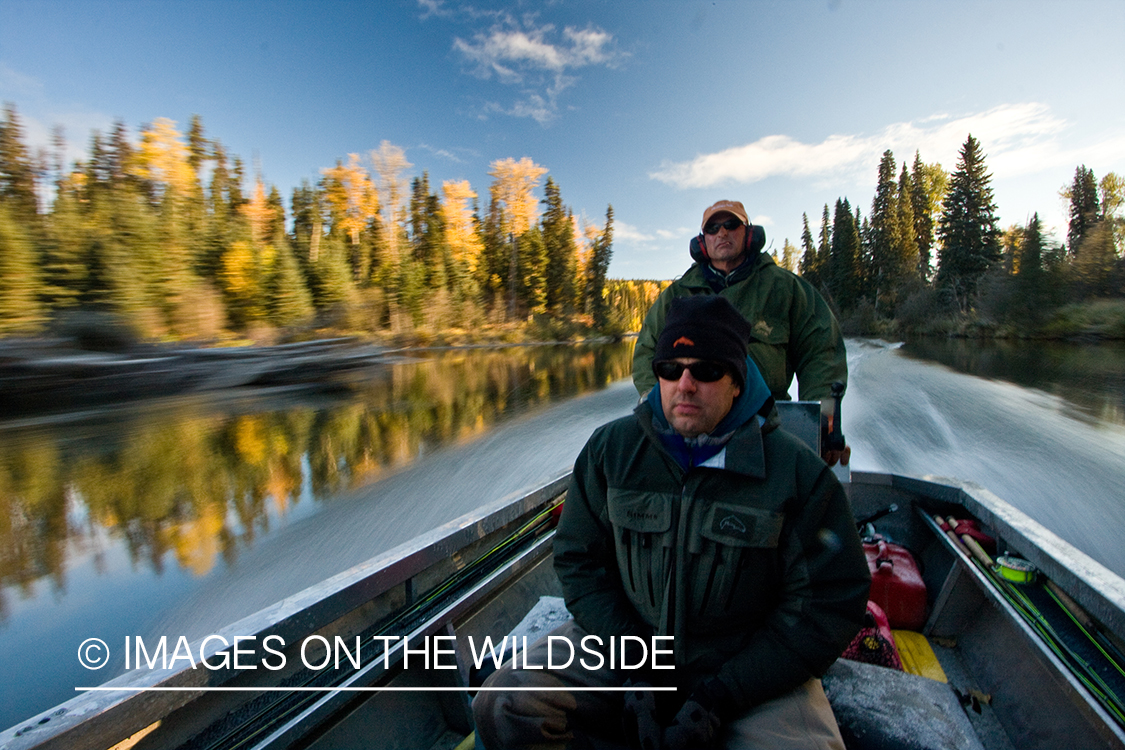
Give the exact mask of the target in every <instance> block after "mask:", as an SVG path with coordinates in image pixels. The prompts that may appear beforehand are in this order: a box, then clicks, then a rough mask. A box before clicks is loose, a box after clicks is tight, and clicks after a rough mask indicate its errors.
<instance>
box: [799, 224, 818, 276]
mask: <svg viewBox="0 0 1125 750" xmlns="http://www.w3.org/2000/svg"><path fill="white" fill-rule="evenodd" d="M801 249H802V250H803V251H804V252H803V253H802V254H801V275H802V276H804V277H805V278H806V279H808V281H809V283H810V284H812V285H813V286H820V259H819V258H818V257H817V252H816V245H814V244H813V237H812V232H811V231H809V215H808V214H807V213H803V214H801Z"/></svg>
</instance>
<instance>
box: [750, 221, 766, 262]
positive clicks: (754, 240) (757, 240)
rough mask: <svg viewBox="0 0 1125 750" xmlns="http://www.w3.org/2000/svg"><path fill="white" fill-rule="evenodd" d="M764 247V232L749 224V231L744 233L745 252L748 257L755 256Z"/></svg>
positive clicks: (760, 228) (758, 227)
mask: <svg viewBox="0 0 1125 750" xmlns="http://www.w3.org/2000/svg"><path fill="white" fill-rule="evenodd" d="M765 246H766V230H765V229H763V228H762V227H760V226H758V225H756V224H751V225H750V231H748V232H747V233H746V251H747V254H748V255H757V254H758V253H760V252H762V248H764V247H765Z"/></svg>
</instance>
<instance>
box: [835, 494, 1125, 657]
mask: <svg viewBox="0 0 1125 750" xmlns="http://www.w3.org/2000/svg"><path fill="white" fill-rule="evenodd" d="M852 482H853V483H855V484H868V485H889V486H891V487H894V488H898V489H902V490H904V491H906V492H909V493H911V494H914V495H920V496H922V497H929V498H931V499H933V500H937V501H940V502H947V503H951V504H953V505H960V506H962V507H964V508H965V510H966V511H968V512H969V513H970V514H971V515H973V516H974V517H975V518H977V519H978V520H979V521H980V522H981V523H982V524H984V525H985V526H987V527H989V528H990V529H991V530H992V531H993V532H995V533H996V534H997V535H998V537H999V540H998V541H1000V542H1002V543H1004V544H1010V545H1011V546H1012V547H1013V548H1014V549H1015V551H1017V552H1018V553H1019V554H1020V555H1022V556H1023V557H1024V558H1025V559H1026V560H1027V561H1028V562H1030V563H1031V564H1032V565H1034V566H1035V567H1036V568H1037V569H1038V570H1039V571H1040V572H1041V573H1042V574H1044V575H1045V576H1046V577H1047V578H1049V579H1051V580H1052V581H1054V582H1055V583H1056V584H1058V585H1059V587H1060V588H1062V589H1063V590H1064V591H1065V592H1066V593H1067V594H1068V595H1069V596H1070V597H1071V598H1073V599H1074V600H1075V601H1076V602H1078V603H1079V604H1080V605H1082V607H1083V608H1084V609H1085V610H1086V612H1087V613H1089V614H1090V615H1091V616H1092V617H1094V618H1095V619H1096V620H1097V621H1098V622H1099V623H1101V625H1103V626H1104V627H1105V628H1106V629H1107V630H1109V631H1110V632H1112V633H1113V634H1114V635H1116V636H1117V637H1118V638H1122V639H1125V578H1123V577H1122V576H1120V575H1118V574H1117V573H1115V572H1113V571H1112V570H1110V569H1109V568H1107V567H1106V566H1105V565H1103V564H1101V563H1100V562H1098V561H1097V560H1095V559H1094V558H1092V557H1090V556H1089V555H1087V554H1086V553H1085V552H1082V551H1081V550H1079V549H1078V548H1077V547H1075V546H1074V545H1072V544H1071V543H1070V542H1067V541H1066V540H1064V539H1063V538H1062V537H1060V536H1058V535H1057V534H1055V533H1054V532H1052V531H1050V530H1048V529H1047V528H1046V527H1044V526H1043V525H1042V524H1040V523H1039V522H1037V521H1035V520H1034V519H1032V518H1031V517H1030V516H1029V515H1027V514H1026V513H1024V512H1023V511H1021V510H1019V509H1018V508H1016V507H1015V506H1014V505H1012V504H1011V503H1009V502H1008V501H1007V500H1004V499H1003V498H1001V497H999V496H998V495H996V494H994V493H992V492H991V491H989V490H987V489H985V488H984V487H981V486H980V485H978V484H975V483H973V482H969V481H964V480H960V479H954V478H951V477H938V476H933V475H926V476H923V477H908V476H904V475H900V474H889V473H878V472H870V473H869V472H853V473H852Z"/></svg>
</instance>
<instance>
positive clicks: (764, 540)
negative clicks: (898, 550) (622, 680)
mask: <svg viewBox="0 0 1125 750" xmlns="http://www.w3.org/2000/svg"><path fill="white" fill-rule="evenodd" d="M759 422H760V420H759V419H758V418H757V417H754V418H753V419H751V420H750V421H748V422H747V423H746V424H744V425H743V426H742V427H740V428H738V430H737V431H736V432H735V433H734V435H733V437H732V438H731V439H730V441H729V442H728V443H727V445H726V448H725V452H724V453H721V454H720V455H719V456H716V457H715V458H714V459H712V460H711V461H708V462H707V463H708V464H714V463H716V462H718V463H721V464H723V465H724V466H723V468H711V467H708V466H697V467H693V468H691V469H688V470H684V469H683V468H681V467H680V465H679V464H678V463H677V462H676V461H675V460H674V459H672V457H671V456H670V454H669V453H667V452H666V451H665V449H664V447H663V446H662V445H661V443H660V439H659V437H658V436H657V435H656V433H655V432H654V429H653V425H652V409H651V407H650V406H649V404H648V403H641V404H640V405H638V406H637V408H636V410H635V412H634V414H633V415H632V416H628V417H624V418H622V419H618V420H616V421H613V422H610V423H609V424H606V425H604V426H602V427H600V428H598V429H597V430H596V431H595V432H594V434H593V435H592V436H591V437H590V440H589V441H588V442H587V444H586V446H585V447H584V448H583V450H582V452H581V454H580V455H579V456H578V460H577V462H576V464H575V467H574V475H573V479H572V481H571V484H570V489H569V492H568V494H567V499H566V504H565V505H564V507H563V512H562V517H561V518H560V520H559V526H558V530H557V532H556V536H555V541H554V550H555V571H556V573H557V574H558V577H559V580H560V582H561V584H562V590H563V594H564V596H565V598H566V603H567V607H568V608H569V610H570V612H571V614H573V615H574V618H575V620H576V621H577V622H578V624H579V625H580V626H581V627H582V628H584V629H585V630H586V631H588V632H589V633H592V634H596V635H599V636H601V637H602V638H603V640H604V639H606V638H607V637H609V636H621V635H636V636H640V637H642V638H644V639H646V640H647V639H648V638H649V637H650V636H652V635H671V636H673V637H674V639H675V640H674V641H673V644H674V651H675V664H676V668H675V669H674V670H667V671H665V670H658V671H655V672H651V673H648V674H645V675H644V678H645V679H648V680H650V681H653V682H654V684H674V685H676V686H677V687H679V688H680V691H679V692H678V694H679V695H680V696H681V697H682V698H686V697H687V695H688V694H690V691H691V690H692V689H694V687H695V686H696V685H697V684H698V683H699V682H700V681H702V680H704V679H707V678H710V677H717V678H718V679H719V680H721V682H722V683H723V684H724V686H725V687H726V688H727V689H728V690H729V691H730V695H731V697H732V699H733V701H734V703H735V705H736V706H737V707H739V708H742V709H745V708H749V707H751V706H754V705H756V704H758V703H761V702H763V701H766V700H769V699H771V698H774V697H777V696H779V695H782V694H784V693H786V692H788V691H790V690H792V689H793V688H795V687H797V686H798V685H801V684H802V683H804V682H805V681H807V680H808V679H810V678H811V677H814V676H817V677H819V676H821V675H823V674H824V672H825V671H826V670H827V669H828V667H829V666H831V665H832V663H833V662H834V661H835V660H836V658H837V657H838V656H839V655H840V654H841V653H842V652H843V650H844V648H846V647H847V645H848V643H849V642H850V641H851V639H852V638H853V637H854V636H855V634H856V633H857V632H858V631H859V628H860V627H861V625H862V623H863V618H864V612H865V611H866V602H867V596H868V590H869V588H870V580H871V579H870V576H869V574H868V569H867V562H866V560H865V558H864V554H863V548H862V545H861V543H860V540H859V536H858V534H857V533H856V529H855V521H854V519H853V517H852V512H851V507H850V505H849V503H848V500H847V496H846V495H845V494H844V490H843V488H842V487H841V486H840V483H839V482H838V481H837V480H836V477H835V476H834V475H833V474H832V472H831V470H830V469H828V468H827V467H826V466H825V464H824V462H823V461H821V459H820V458H819V457H818V456H817V455H816V454H815V453H814V452H813V451H812V450H810V449H808V448H807V447H806V446H805V445H804V444H803V443H801V442H800V441H799V440H798V439H797V438H795V437H793V436H792V435H790V434H789V433H787V432H785V431H784V430H781V429H776V424H775V423H774V422H766V424H765V425H764V426H760V425H759ZM667 645H668V642H664V643H663V644H662V646H661V647H662V648H665V647H667ZM626 676H628V675H626Z"/></svg>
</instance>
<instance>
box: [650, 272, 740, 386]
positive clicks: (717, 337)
mask: <svg viewBox="0 0 1125 750" xmlns="http://www.w3.org/2000/svg"><path fill="white" fill-rule="evenodd" d="M749 339H750V324H749V323H747V322H746V318H744V317H742V315H741V314H739V312H738V310H736V309H735V307H734V305H732V304H731V303H730V302H729V301H728V300H727V298H726V297H720V296H719V295H717V294H700V295H696V296H693V297H678V298H676V299H674V300H672V305H671V307H670V308H669V309H668V317H667V318H665V320H664V329H663V330H662V331H661V332H660V337H659V338H658V339H657V340H656V354H655V356H654V357H653V364H654V365H655V364H656V363H657V362H662V361H664V360H666V359H676V358H677V357H689V358H693V359H704V360H707V361H709V362H720V363H722V364H725V365H726V366H727V367H728V368H730V371H731V375H733V376H734V379H735V380H736V381H737V383H738V387H739V388H742V387H743V386H744V385H745V383H746V342H747V341H749Z"/></svg>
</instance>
